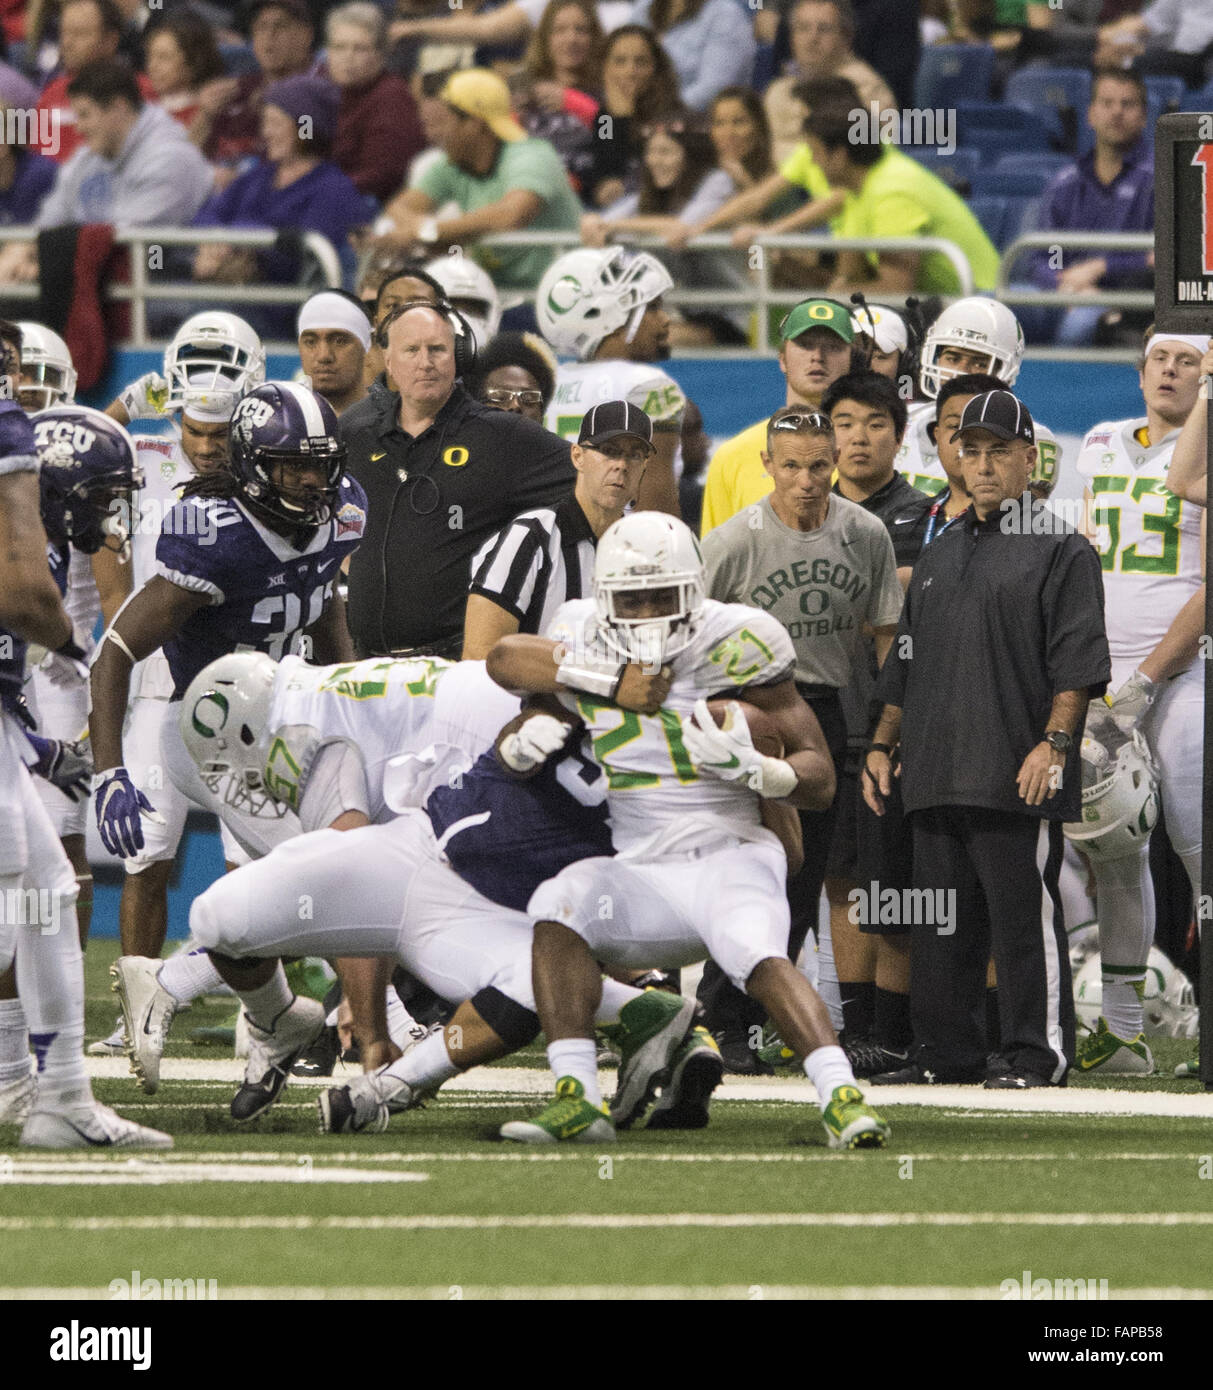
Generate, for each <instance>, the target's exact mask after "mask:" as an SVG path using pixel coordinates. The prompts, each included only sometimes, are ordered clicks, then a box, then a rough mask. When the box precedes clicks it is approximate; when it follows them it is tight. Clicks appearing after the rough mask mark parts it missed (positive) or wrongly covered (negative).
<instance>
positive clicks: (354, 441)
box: [341, 301, 574, 660]
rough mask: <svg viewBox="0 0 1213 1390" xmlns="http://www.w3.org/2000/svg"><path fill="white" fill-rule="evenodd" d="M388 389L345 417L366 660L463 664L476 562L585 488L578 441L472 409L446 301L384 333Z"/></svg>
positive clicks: (454, 317)
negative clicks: (361, 508)
mask: <svg viewBox="0 0 1213 1390" xmlns="http://www.w3.org/2000/svg"><path fill="white" fill-rule="evenodd" d="M378 336H379V341H380V343H381V345H383V347H384V349H385V358H384V360H385V363H386V367H387V372H388V378H389V379H390V380H391V381H392V382H393V383H394V384H395V386H396V390H395V391H392V390H389V389H387V387H386V385H379V384H376V386H374V387H372V389H371V393H370V395H369V396H367V398H366V399H365V400H363V401H360V402H359V403H358V404H357V405H356V406H354V407H353V408H352V409H350V410H348V411H347V412H346V413H345V414H344V415H343V416H342V417H341V433H342V437H343V439H344V441H345V444H346V449H347V451H348V459H349V462H348V464H347V471H348V472H349V474H350V475H351V476H352V477H354V478H356V479H357V480H358V482H359V483H361V485H362V487H363V488H364V490H365V491H366V495H367V503H368V506H367V525H366V534H365V536H364V537H363V542H362V544H361V545H360V546H359V547H358V550H357V551H356V552H355V554H354V557H353V559H352V560H351V562H350V571H349V600H348V610H349V627H350V635H351V636H352V637H353V639H354V647H355V650H356V651H357V653H358V655H359V657H366V656H412V655H415V654H418V653H427V654H431V655H436V656H448V657H452V658H454V659H456V660H457V659H458V657H459V655H460V651H461V648H462V645H463V617H464V607H465V604H466V600H467V586H468V578H469V575H470V574H471V565H472V558H473V556H474V555H475V554H476V552H477V551H478V550H479V549H480V547H481V546H482V545H483V544H484V542H485V541H486V540H487V539H488V538H489V537H490V536H491V535H493V533H494V532H496V531H498V530H500V529H501V527H502V526H504V525H505V524H506V523H507V522H508V521H509V520H510V519H511V518H512V517H514V516H517V515H518V513H519V512H521V511H525V510H526V509H528V508H531V507H540V506H544V505H551V504H553V503H555V502H557V501H559V500H560V499H561V498H562V497H564V496H565V495H566V494H567V493H568V490H569V487H570V486H571V485H572V483H573V478H574V475H573V468H572V465H571V463H570V461H569V445H568V444H567V443H566V442H565V441H564V440H562V439H559V438H557V437H556V436H555V435H553V434H550V433H549V432H548V431H547V430H545V429H544V428H543V427H542V426H540V425H537V424H536V423H535V422H534V421H533V420H528V419H526V418H525V417H524V416H522V415H516V414H513V413H512V412H510V411H506V410H497V409H495V408H494V407H493V406H491V405H485V404H483V403H482V402H480V401H477V400H473V399H472V397H471V396H470V395H469V394H468V393H467V391H465V390H464V388H463V386H462V384H461V383H460V382H458V381H457V380H456V377H457V375H462V374H464V373H466V372H470V371H471V370H472V368H473V366H474V351H475V348H474V340H472V339H471V336H470V330H468V328H467V325H466V323H464V321H463V320H462V319H461V318H460V317H459V315H458V314H456V313H455V311H454V310H453V309H452V308H451V307H450V306H449V305H447V304H445V303H443V302H441V301H440V302H438V303H436V304H431V303H417V302H410V303H405V304H402V305H400V306H399V307H398V308H396V309H394V310H393V311H392V313H391V314H389V315H388V317H387V318H386V319H385V320H384V323H383V325H382V326H381V328H380V329H379V335H378Z"/></svg>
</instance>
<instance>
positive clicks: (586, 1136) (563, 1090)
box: [501, 1076, 615, 1144]
mask: <svg viewBox="0 0 1213 1390" xmlns="http://www.w3.org/2000/svg"><path fill="white" fill-rule="evenodd" d="M501 1137H502V1138H503V1139H513V1140H516V1141H517V1142H518V1143H519V1144H558V1143H562V1142H571V1143H574V1144H613V1143H614V1142H615V1126H614V1125H613V1124H612V1123H611V1117H610V1114H609V1112H608V1111H607V1108H606V1106H605V1105H603V1106H597V1105H591V1104H590V1102H589V1101H588V1100H586V1098H585V1087H584V1086H583V1085H582V1084H581V1082H580V1081H578V1080H577V1079H576V1077H573V1076H562V1077H561V1078H560V1080H559V1081H557V1083H556V1099H555V1100H553V1101H552V1103H551V1105H549V1106H548V1108H547V1109H546V1110H545V1111H543V1112H542V1114H539V1115H536V1116H535V1118H534V1119H533V1120H511V1121H510V1122H509V1123H508V1124H504V1125H502V1126H501Z"/></svg>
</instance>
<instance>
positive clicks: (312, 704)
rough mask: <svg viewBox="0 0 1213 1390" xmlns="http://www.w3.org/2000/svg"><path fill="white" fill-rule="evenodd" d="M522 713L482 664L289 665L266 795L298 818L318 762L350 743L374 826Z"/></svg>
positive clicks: (295, 660)
mask: <svg viewBox="0 0 1213 1390" xmlns="http://www.w3.org/2000/svg"><path fill="white" fill-rule="evenodd" d="M518 708H519V703H518V700H517V698H516V697H515V696H512V695H510V694H508V693H507V692H506V691H504V690H502V689H501V687H500V686H498V685H496V684H495V683H494V682H493V681H492V680H490V679H489V676H488V674H487V673H486V671H485V667H484V663H483V662H480V661H465V662H459V663H453V662H449V661H443V660H441V659H440V658H438V657H415V658H410V659H408V660H397V661H393V660H388V659H382V658H377V657H372V658H369V659H368V660H366V661H357V662H348V663H345V664H343V665H336V666H309V665H308V663H307V662H305V661H304V660H303V659H302V657H298V656H286V657H283V659H282V661H281V662H280V663H279V667H278V671H277V673H276V675H275V678H274V698H273V702H272V704H271V706H270V715H269V721H268V729H269V744H268V753H267V757H266V766H265V780H266V785H267V788H268V789H269V790H270V791H271V792H272V793H273V795H274V796H275V798H277V799H278V800H281V801H284V802H286V803H287V804H288V805H289V806H291V807H293V808H295V809H298V807H299V804H300V802H301V800H302V796H303V792H304V789H305V786H306V783H307V778H308V773H309V771H310V769H311V767H312V764H313V763H314V761H315V758H316V754H317V753H318V752H319V751H320V749H321V748H322V747H324V746H325V745H326V744H331V743H346V744H348V745H349V746H350V747H351V748H353V749H354V750H355V751H356V752H357V753H358V755H359V757H360V759H361V762H362V767H363V770H364V772H365V774H366V785H367V792H368V795H369V800H370V809H369V815H370V818H371V820H372V821H373V822H375V823H379V822H380V821H382V820H385V819H389V818H390V816H389V808H391V809H396V810H399V809H401V807H402V806H404V805H413V806H420V805H422V804H423V803H424V802H425V799H426V797H428V795H429V793H430V790H432V788H433V787H434V786H435V785H436V784H437V782H438V781H439V780H442V781H447V780H448V779H449V777H450V776H451V775H452V771H453V769H454V768H455V767H456V766H457V767H458V769H459V770H466V769H467V768H468V767H470V766H471V764H472V763H473V762H474V761H475V760H476V758H477V757H479V755H480V754H481V753H482V752H484V751H485V749H486V748H488V747H489V746H490V744H492V742H493V740H494V739H495V738H496V736H497V734H498V732H499V731H500V730H501V727H502V725H504V724H507V723H508V722H509V721H510V720H511V719H512V718H513V717H514V715H516V714H517V713H518ZM396 759H400V760H401V765H400V766H398V767H393V766H392V763H393V760H396Z"/></svg>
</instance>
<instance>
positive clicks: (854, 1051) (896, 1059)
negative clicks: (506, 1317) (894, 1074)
mask: <svg viewBox="0 0 1213 1390" xmlns="http://www.w3.org/2000/svg"><path fill="white" fill-rule="evenodd" d="M843 1051H844V1052H845V1053H846V1054H847V1061H848V1062H850V1064H851V1071H852V1072H853V1073H854V1075H855V1077H856V1078H857V1079H858V1080H865V1079H866V1078H868V1077H871V1076H879V1075H880V1074H881V1073H883V1072H887V1071H896V1070H897V1069H898V1068H899V1067H904V1066H906V1065H907V1064H908V1062H909V1060H910V1053H909V1049H908V1048H907V1049H906V1051H905V1052H893V1051H890V1049H888V1048H886V1047H881V1045H880V1044H879V1043H878V1042H875V1041H874V1040H873V1039H871V1038H860V1039H859V1040H858V1041H856V1042H853V1043H847V1044H846V1046H845V1047H844V1048H843Z"/></svg>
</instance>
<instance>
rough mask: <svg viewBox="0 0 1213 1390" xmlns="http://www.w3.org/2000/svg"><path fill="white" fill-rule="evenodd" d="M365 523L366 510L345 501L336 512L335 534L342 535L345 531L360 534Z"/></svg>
mask: <svg viewBox="0 0 1213 1390" xmlns="http://www.w3.org/2000/svg"><path fill="white" fill-rule="evenodd" d="M365 525H366V512H365V511H363V509H362V508H361V507H359V506H356V505H355V504H354V503H353V502H347V503H346V504H345V505H344V506H343V507H342V508H341V510H340V511H339V512H338V513H337V534H338V535H339V536H344V535H346V534H347V533H352V534H353V535H355V536H360V535H362V530H363V527H364V526H365Z"/></svg>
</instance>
